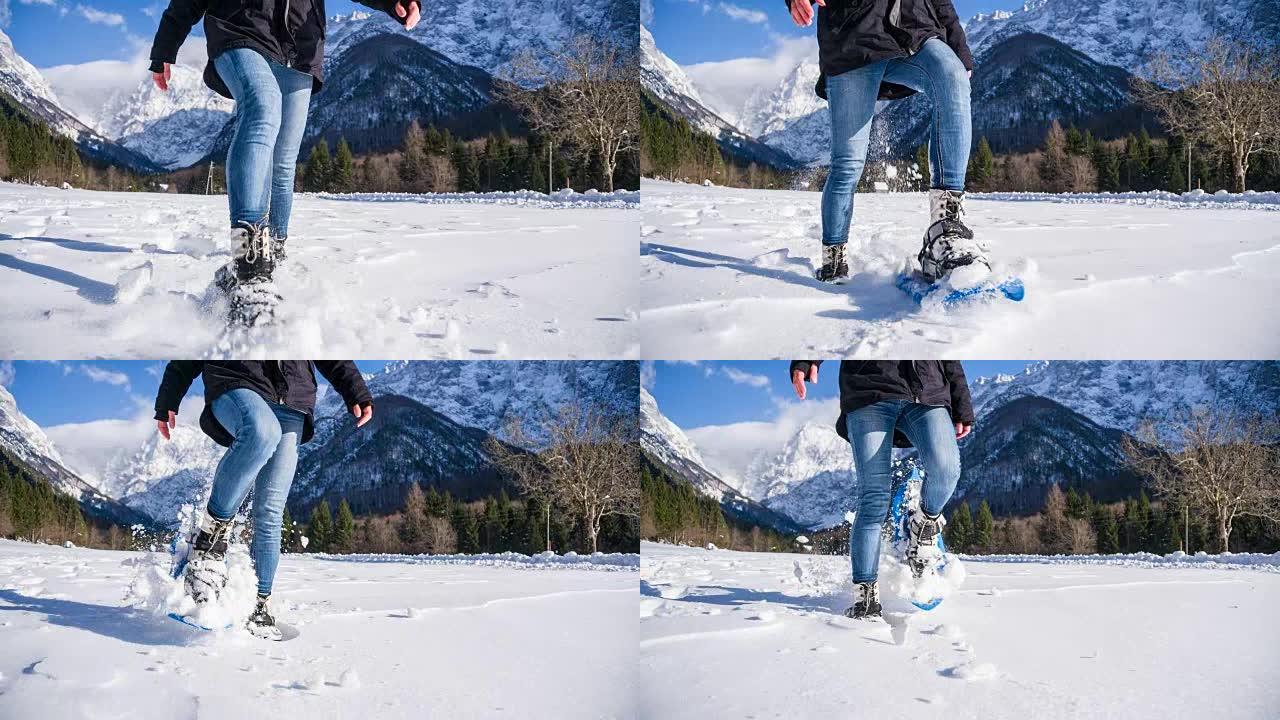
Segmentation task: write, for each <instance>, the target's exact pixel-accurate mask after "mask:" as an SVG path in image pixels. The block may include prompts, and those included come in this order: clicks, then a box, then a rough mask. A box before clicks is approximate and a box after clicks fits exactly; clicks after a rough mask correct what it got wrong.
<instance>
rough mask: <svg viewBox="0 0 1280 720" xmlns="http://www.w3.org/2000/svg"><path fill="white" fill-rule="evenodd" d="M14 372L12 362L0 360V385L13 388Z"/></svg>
mask: <svg viewBox="0 0 1280 720" xmlns="http://www.w3.org/2000/svg"><path fill="white" fill-rule="evenodd" d="M16 372H17V371H16V370H14V368H13V361H12V360H0V385H3V386H5V387H13V379H14V376H15V375H16Z"/></svg>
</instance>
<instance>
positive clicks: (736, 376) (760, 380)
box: [720, 366, 769, 388]
mask: <svg viewBox="0 0 1280 720" xmlns="http://www.w3.org/2000/svg"><path fill="white" fill-rule="evenodd" d="M720 372H721V373H722V374H723V375H724V376H725V377H727V378H729V380H730V381H731V382H734V383H736V384H738V385H749V386H751V387H756V388H767V387H769V378H767V377H765V376H764V375H753V374H751V373H749V372H743V371H741V370H739V369H737V368H735V367H728V366H725V367H722V368H720Z"/></svg>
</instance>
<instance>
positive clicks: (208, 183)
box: [204, 160, 213, 195]
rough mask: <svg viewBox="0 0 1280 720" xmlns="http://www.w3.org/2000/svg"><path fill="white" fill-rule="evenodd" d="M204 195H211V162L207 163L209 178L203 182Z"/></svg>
mask: <svg viewBox="0 0 1280 720" xmlns="http://www.w3.org/2000/svg"><path fill="white" fill-rule="evenodd" d="M204 194H205V195H212V194H213V161H212V160H210V161H209V176H208V177H207V178H205V181H204Z"/></svg>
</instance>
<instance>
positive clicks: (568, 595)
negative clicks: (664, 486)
mask: <svg viewBox="0 0 1280 720" xmlns="http://www.w3.org/2000/svg"><path fill="white" fill-rule="evenodd" d="M368 559H370V558H367V557H355V558H350V560H351V561H349V562H348V561H341V560H339V559H337V558H332V559H322V558H315V557H305V556H298V555H286V556H284V558H283V562H282V563H281V566H280V573H279V575H278V576H277V579H276V592H275V596H274V601H275V603H276V615H277V618H278V619H280V620H282V621H285V622H289V623H292V624H294V625H296V626H297V627H298V628H299V630H300V631H301V635H300V636H299V637H297V638H295V639H293V640H289V641H287V642H283V643H271V642H268V641H263V640H258V639H256V638H253V637H251V636H249V635H248V634H247V633H243V632H241V631H238V630H237V631H229V632H227V633H223V634H214V633H205V632H202V631H198V630H194V629H191V628H188V627H186V626H184V625H181V624H179V623H177V622H174V621H172V620H168V619H166V618H163V617H160V618H157V617H154V616H152V615H150V614H148V613H147V612H146V611H144V610H138V609H131V608H130V607H128V606H127V605H126V604H125V601H124V600H123V599H122V598H123V596H124V595H125V591H126V586H127V585H128V584H129V583H130V581H131V580H132V579H133V578H134V577H135V574H136V571H137V565H138V564H139V563H140V562H146V560H147V557H146V555H145V554H143V553H124V552H107V551H101V550H85V549H74V548H73V549H67V548H60V547H51V546H42V545H31V544H26V543H18V542H13V541H7V540H0V717H4V718H36V717H39V718H44V719H46V720H58V719H59V718H87V717H93V718H131V719H137V720H149V719H151V718H156V719H157V720H161V719H162V720H171V719H172V718H187V717H189V718H195V717H226V718H257V717H268V716H270V717H291V718H355V717H370V718H372V717H377V718H410V717H413V718H420V717H441V718H445V717H449V718H464V717H467V718H471V717H522V718H523V717H527V718H631V717H635V707H636V697H635V687H636V678H635V664H636V647H637V637H636V623H635V597H636V595H635V592H636V573H635V565H636V556H634V555H631V556H604V557H603V558H599V557H597V562H596V563H592V562H590V561H589V559H588V558H581V560H583V562H577V563H567V562H565V561H564V560H561V561H558V562H545V561H544V562H538V561H536V560H535V561H528V560H525V561H520V562H517V561H515V560H514V559H513V558H506V559H505V560H504V559H503V558H501V557H495V556H491V557H489V558H484V557H473V558H467V559H466V561H464V562H459V561H457V560H456V559H452V560H451V559H448V558H442V559H439V560H438V561H433V560H432V559H427V558H407V559H406V562H367V561H366V560H368ZM384 559H385V558H384ZM605 563H607V564H605ZM610 570H612V572H610Z"/></svg>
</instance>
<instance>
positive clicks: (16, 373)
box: [0, 360, 387, 428]
mask: <svg viewBox="0 0 1280 720" xmlns="http://www.w3.org/2000/svg"><path fill="white" fill-rule="evenodd" d="M356 364H357V365H359V366H360V369H361V370H363V371H364V372H366V373H368V372H376V371H378V370H381V369H382V368H383V367H384V366H386V364H387V363H386V361H385V360H361V361H359V362H357V363H356ZM163 371H164V363H163V362H147V361H91V362H80V361H66V362H23V361H15V362H12V363H8V362H6V363H3V364H0V383H2V384H4V386H5V387H7V388H8V389H9V392H11V393H13V396H14V399H15V400H17V401H18V408H19V409H20V410H22V412H23V413H24V414H25V415H26V416H27V417H29V418H31V419H32V420H33V421H34V422H35V423H36V424H37V425H39V426H41V427H43V428H48V427H51V426H54V425H62V424H66V423H86V422H93V421H97V420H104V419H131V418H136V417H138V416H139V414H140V413H142V412H143V411H145V414H146V415H150V408H151V407H152V406H153V402H154V400H155V393H156V388H157V387H158V386H159V384H160V375H161V373H162V372H163ZM317 380H319V381H320V382H321V383H324V379H323V378H321V377H319V376H317ZM203 393H204V386H203V384H202V383H201V382H200V380H199V379H197V380H196V382H195V384H194V385H192V387H191V390H190V391H189V392H188V393H187V395H188V397H193V396H197V395H202V394H203ZM140 408H141V410H140Z"/></svg>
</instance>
